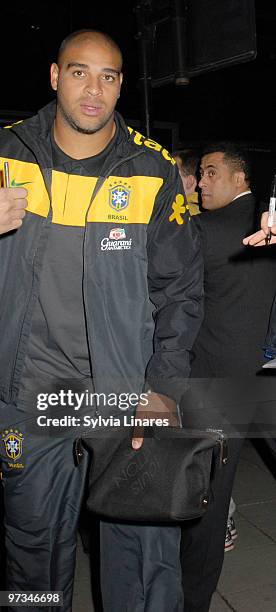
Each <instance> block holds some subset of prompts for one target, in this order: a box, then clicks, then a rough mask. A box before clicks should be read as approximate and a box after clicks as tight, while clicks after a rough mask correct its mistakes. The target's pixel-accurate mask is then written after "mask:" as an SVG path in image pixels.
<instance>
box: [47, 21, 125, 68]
mask: <svg viewBox="0 0 276 612" xmlns="http://www.w3.org/2000/svg"><path fill="white" fill-rule="evenodd" d="M85 34H87V35H88V37H89V35H92V37H93V36H94V37H95V38H102V39H103V40H104V41H105V42H106V43H107V44H109V45H110V47H112V48H113V49H114V51H117V53H118V55H119V57H120V60H121V67H122V63H123V56H122V51H121V49H120V47H119V45H117V43H116V42H115V40H113V38H111V36H109V34H106V32H101V31H100V30H93V29H89V28H87V29H84V30H76V31H75V32H71V34H68V36H66V38H64V39H63V41H62V43H61V44H60V47H59V50H58V54H57V64H59V61H60V58H61V56H62V53H63V51H64V50H65V49H66V47H67V46H68V45H69V44H70V43H71V42H72V41H73V40H74V39H75V38H78V37H81V36H82V35H84V36H85Z"/></svg>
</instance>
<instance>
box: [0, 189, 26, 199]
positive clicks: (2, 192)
mask: <svg viewBox="0 0 276 612" xmlns="http://www.w3.org/2000/svg"><path fill="white" fill-rule="evenodd" d="M27 195H28V191H27V189H25V187H2V188H1V189H0V202H1V200H6V199H10V198H11V199H12V200H20V199H22V200H23V199H24V200H25V199H26V197H27Z"/></svg>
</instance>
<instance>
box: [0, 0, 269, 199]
mask: <svg viewBox="0 0 276 612" xmlns="http://www.w3.org/2000/svg"><path fill="white" fill-rule="evenodd" d="M227 1H229V0H227ZM223 2H224V0H221V3H223ZM136 4H137V2H136V0H129V1H119V0H117V2H116V1H114V2H102V3H93V2H89V3H87V4H86V3H85V2H81V3H80V2H77V1H76V0H59V1H57V0H47V1H45V0H40V1H38V0H37V1H34V0H25V3H24V4H23V3H22V2H19V1H18V0H13V2H12V3H7V2H6V3H5V4H4V5H3V4H2V8H1V37H0V53H1V73H2V74H1V76H2V78H1V83H2V87H1V102H0V120H1V122H2V124H3V123H8V122H9V121H10V119H11V118H15V119H20V118H23V117H24V115H25V113H26V114H32V113H33V112H36V110H37V109H38V108H40V107H41V106H43V105H44V104H46V103H47V102H48V101H49V100H50V99H52V97H53V94H52V92H51V89H50V87H49V84H48V82H49V77H48V75H49V66H50V63H51V61H54V60H55V58H56V52H57V49H58V47H59V44H60V42H61V40H62V39H63V38H64V37H65V36H66V35H67V34H68V33H69V32H71V31H73V30H76V29H79V28H85V27H89V28H95V29H100V30H103V31H106V32H108V33H109V34H111V36H113V37H114V38H115V40H116V41H117V42H118V44H119V46H120V47H121V48H122V51H123V54H124V58H125V61H124V74H125V79H124V85H123V91H122V95H121V99H120V102H119V106H118V110H120V112H121V113H122V114H123V115H124V117H125V118H126V119H127V120H128V122H129V123H130V124H131V122H132V124H134V125H138V124H139V120H140V119H141V115H142V113H141V104H142V98H141V97H140V95H139V61H138V55H139V54H138V42H137V40H136V34H137V21H136V16H135V13H134V11H133V9H134V7H135V6H136ZM199 4H200V3H199ZM207 4H208V3H207ZM204 5H205V8H206V2H204ZM269 5H270V3H269V2H266V1H264V0H256V1H255V18H256V32H257V56H256V59H254V60H252V61H248V62H246V63H243V64H239V65H235V66H230V67H226V68H223V69H220V70H218V71H215V72H208V73H206V74H202V75H198V76H194V77H193V78H192V79H191V80H190V84H189V85H187V86H184V87H179V86H175V85H174V84H169V85H165V86H162V87H158V88H155V89H153V91H152V114H153V118H154V121H155V127H154V129H153V131H152V137H154V138H155V139H157V140H159V141H161V142H162V144H164V145H166V146H167V147H168V148H169V149H170V150H171V149H172V148H176V147H177V146H189V145H200V146H201V144H203V143H205V142H209V141H214V140H221V139H223V140H235V141H240V142H241V143H243V144H245V145H246V147H247V148H248V150H249V151H251V153H252V159H253V165H254V170H255V176H256V177H257V180H256V187H257V190H259V192H260V195H262V196H263V197H265V198H267V197H268V194H269V189H270V182H271V177H272V173H273V171H274V170H275V171H276V145H275V116H276V104H275V101H276V87H275V78H276V70H275V67H276V35H275V33H276V3H273V6H272V8H271V6H269ZM205 12H206V11H205ZM205 17H206V20H208V11H207V14H206V16H205ZM226 18H227V11H226ZM216 28H217V24H216V23H215V21H214V25H213V36H214V38H215V37H216ZM156 122H157V125H156ZM160 122H162V124H161V126H160ZM164 122H165V125H164Z"/></svg>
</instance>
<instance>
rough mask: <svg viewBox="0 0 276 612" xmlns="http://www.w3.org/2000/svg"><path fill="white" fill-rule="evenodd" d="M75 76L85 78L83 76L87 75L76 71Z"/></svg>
mask: <svg viewBox="0 0 276 612" xmlns="http://www.w3.org/2000/svg"><path fill="white" fill-rule="evenodd" d="M73 76H76V77H83V76H85V73H84V72H83V70H74V72H73Z"/></svg>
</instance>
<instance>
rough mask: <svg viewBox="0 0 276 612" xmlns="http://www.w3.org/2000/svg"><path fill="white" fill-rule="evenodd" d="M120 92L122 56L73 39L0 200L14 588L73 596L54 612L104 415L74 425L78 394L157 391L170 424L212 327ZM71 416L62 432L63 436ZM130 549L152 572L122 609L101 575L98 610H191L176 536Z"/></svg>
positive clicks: (172, 209)
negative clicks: (92, 428) (93, 425)
mask: <svg viewBox="0 0 276 612" xmlns="http://www.w3.org/2000/svg"><path fill="white" fill-rule="evenodd" d="M121 82H122V74H121V53H120V50H119V49H118V47H117V45H116V43H114V41H113V40H112V39H110V38H109V37H108V36H107V35H105V34H102V33H99V32H93V31H82V32H78V33H74V34H72V35H70V36H69V37H67V39H65V41H64V42H63V43H62V45H61V48H60V52H59V57H58V63H57V64H53V65H52V67H51V84H52V87H53V89H54V90H55V91H57V103H55V102H52V103H50V104H49V105H48V106H46V107H45V108H43V109H42V110H41V111H40V112H39V113H38V115H36V116H34V117H32V118H30V119H28V120H26V121H24V122H19V123H18V124H16V125H14V126H12V127H11V128H8V129H4V130H3V131H2V133H1V135H0V153H1V170H4V169H6V170H7V165H6V166H5V163H6V164H7V162H8V165H9V166H8V168H9V183H10V188H9V187H7V186H6V188H5V189H0V231H1V234H2V235H1V237H0V261H1V266H0V291H1V315H0V338H1V354H0V393H1V401H0V422H1V428H0V430H1V433H0V461H1V468H2V474H3V484H4V498H5V515H6V518H5V537H6V550H7V589H10V590H17V591H26V590H32V591H37V590H38V591H42V590H44V591H46V590H48V591H49V590H51V591H63V597H64V603H63V607H62V608H60V607H58V604H57V602H56V600H53V602H52V606H51V607H50V608H49V609H51V610H55V609H56V610H60V609H62V610H64V611H66V612H68V611H69V610H71V598H72V584H73V574H74V560H75V543H76V527H77V520H78V516H79V510H80V505H81V501H82V497H83V491H84V486H85V476H86V473H87V463H88V457H87V456H86V457H85V460H84V461H82V463H81V464H80V465H79V466H76V465H75V463H74V453H73V445H74V439H75V438H77V437H79V435H80V429H81V430H82V431H83V429H84V428H82V425H83V422H82V416H83V415H85V414H91V415H93V414H94V415H95V409H94V407H93V406H87V405H86V406H83V405H82V406H80V405H78V407H77V408H78V409H77V410H76V405H75V404H74V403H73V404H72V397H75V396H74V395H72V393H77V392H78V393H79V394H80V393H84V395H85V393H86V392H87V391H88V392H92V391H95V392H96V393H98V394H105V395H106V396H108V395H109V394H112V393H113V395H114V394H115V395H116V396H117V397H120V394H121V393H124V394H129V393H131V392H133V391H135V392H136V393H137V394H138V396H139V394H141V393H142V392H143V390H144V389H151V391H152V393H151V396H152V397H153V398H154V405H151V403H150V404H149V407H148V410H149V411H150V412H151V416H152V415H153V414H154V412H153V411H154V410H155V411H159V410H166V412H167V414H165V416H168V417H169V419H170V422H172V419H173V412H174V411H175V402H177V401H178V400H179V397H180V395H181V392H182V389H183V381H184V380H185V379H186V378H187V376H188V375H189V352H190V349H191V347H192V344H193V341H194V339H195V336H196V334H197V332H198V329H199V325H200V322H201V313H202V261H201V254H200V249H199V242H198V236H197V232H196V230H195V229H194V228H193V226H192V224H191V223H190V222H189V215H188V212H187V210H186V199H185V196H184V194H183V191H182V187H181V183H180V180H179V178H178V172H177V169H176V167H175V162H174V161H173V160H172V159H171V157H170V156H169V154H168V152H167V151H166V150H164V149H162V147H161V146H160V145H158V144H157V143H156V142H154V141H152V140H149V139H145V138H144V137H143V136H142V135H141V134H139V133H138V132H135V131H133V130H132V129H131V128H129V129H128V128H126V126H125V124H124V122H123V120H122V118H121V117H120V115H119V114H118V113H115V112H114V108H115V105H116V101H117V98H118V97H119V93H120V86H121ZM6 178H7V172H6ZM61 392H63V396H62V398H61V395H60V393H61ZM66 393H67V395H66ZM69 393H71V395H70V401H69V399H68V398H69ZM65 396H66V398H67V404H66V401H65V402H64V401H63V400H64V398H65ZM119 408H120V406H119V405H118V406H117V409H119ZM140 409H141V406H139V405H138V407H137V410H138V411H139V410H140ZM96 410H98V407H96ZM143 410H144V407H143ZM61 416H63V417H65V418H67V421H66V419H65V423H66V422H67V424H68V426H67V427H66V426H65V427H63V426H62V425H61V426H60V427H57V428H56V424H55V423H54V421H52V420H51V419H53V418H55V417H58V418H60V417H61ZM69 416H70V417H78V418H79V424H78V421H76V420H75V421H73V420H72V419H71V421H70V419H69ZM79 428H80V429H79ZM86 435H87V432H86ZM136 445H137V446H139V445H140V441H139V440H138V442H137V444H136ZM134 446H135V443H134ZM137 452H139V451H137ZM109 527H110V526H108V527H107V530H108V529H109ZM115 527H116V526H114V529H115ZM133 529H134V527H133ZM103 533H104V527H103ZM127 534H129V538H130V540H131V539H132V538H134V539H136V540H137V541H140V542H141V543H142V544H141V550H144V557H143V559H139V564H140V566H141V561H142V563H144V566H145V567H146V556H147V555H148V561H149V563H148V565H147V568H146V569H145V571H144V577H143V579H142V574H141V573H139V575H137V576H133V574H132V584H129V587H128V591H127V593H125V594H124V588H123V587H122V583H124V584H125V583H126V580H127V579H126V578H125V577H124V575H123V573H122V572H120V578H119V576H116V572H117V568H110V567H109V566H108V562H107V565H106V567H104V568H103V569H104V572H103V573H104V574H105V576H106V578H107V580H110V582H111V576H112V575H113V574H114V576H116V580H114V579H113V587H114V592H112V597H113V599H112V601H111V600H110V592H107V591H108V583H107V584H105V583H103V599H104V609H105V610H107V611H109V610H110V611H111V610H112V612H117V611H118V612H121V610H122V609H125V610H130V609H131V610H132V612H134V610H137V611H138V609H139V611H141V610H142V609H145V608H146V609H147V611H148V612H149V611H150V610H151V611H153V610H154V612H155V611H156V610H157V609H158V610H159V611H162V610H164V612H165V610H166V611H167V610H168V609H173V610H175V611H176V610H181V609H182V590H181V577H180V566H179V559H178V547H179V539H180V536H179V530H178V528H170V529H169V528H168V529H167V528H165V527H160V528H159V527H150V526H144V527H139V528H138V527H137V531H136V532H135V533H133V531H131V530H130V528H129V531H128V527H125V531H124V537H122V542H123V546H122V558H121V559H120V562H121V569H122V561H123V559H124V553H126V555H127V550H129V546H128V543H127V542H126V543H125V538H126V535H127ZM162 538H163V540H162ZM103 540H104V541H105V538H104V537H103ZM145 542H146V543H147V547H146V546H144V544H145ZM165 543H166V544H165ZM110 545H111V543H110ZM139 550H140V549H139ZM103 552H104V551H103ZM135 554H136V553H134V556H135ZM126 558H127V557H126ZM137 564H138V562H137ZM137 567H138V565H137ZM134 577H135V580H136V582H135V580H134V579H133V578H134ZM120 580H121V582H120ZM158 580H159V581H160V584H161V585H162V588H163V591H164V592H162V594H160V596H159V597H160V598H161V601H157V600H156V599H155V596H156V597H158V593H157V589H155V590H154V584H155V585H158ZM115 587H116V588H115ZM131 589H132V592H131ZM120 592H122V593H123V595H121V594H120ZM116 597H117V599H116ZM122 597H123V598H124V601H122ZM55 602H56V606H57V607H55V605H54V607H53V603H54V604H55ZM129 606H130V607H129ZM10 609H11V610H16V609H17V608H16V606H13V607H12V606H11V607H10ZM20 609H22V608H20ZM23 609H24V608H23ZM36 609H37V610H39V609H40V607H39V603H37V604H36ZM41 609H42V608H41ZM43 609H45V608H43Z"/></svg>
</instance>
